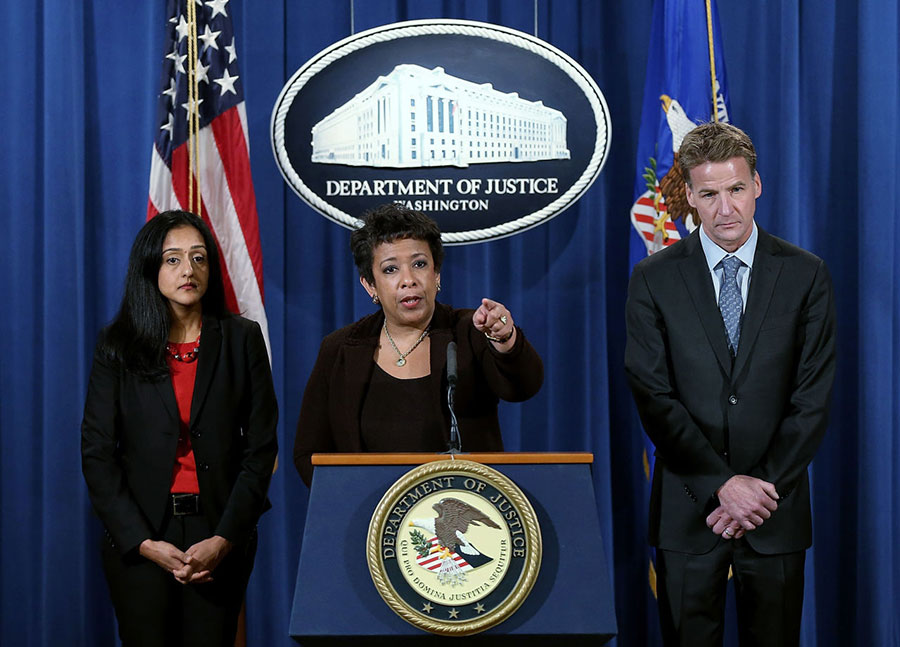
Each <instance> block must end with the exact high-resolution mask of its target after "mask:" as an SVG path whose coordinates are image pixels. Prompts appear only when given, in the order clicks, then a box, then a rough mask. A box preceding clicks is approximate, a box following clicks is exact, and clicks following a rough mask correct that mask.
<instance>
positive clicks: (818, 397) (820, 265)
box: [625, 229, 835, 554]
mask: <svg viewBox="0 0 900 647" xmlns="http://www.w3.org/2000/svg"><path fill="white" fill-rule="evenodd" d="M626 324H627V343H626V348H625V369H626V373H627V375H628V380H629V383H630V386H631V389H632V392H633V394H634V398H635V402H636V403H637V408H638V412H639V413H640V416H641V421H642V422H643V424H644V429H645V430H646V432H647V434H648V435H649V436H650V439H651V440H652V441H653V442H654V444H655V445H656V468H655V470H654V474H653V484H652V491H651V500H650V533H649V534H650V543H651V544H652V545H654V546H657V547H660V548H664V549H669V550H677V551H682V552H688V553H704V552H707V551H709V550H711V549H712V547H713V546H714V545H715V543H716V541H717V537H716V536H715V535H714V534H713V533H712V532H710V530H709V529H708V528H707V527H706V523H705V518H706V516H707V515H708V514H709V512H711V511H712V509H713V508H714V507H715V506H716V505H718V502H717V500H716V498H715V491H716V490H717V489H718V488H719V487H720V486H721V485H722V484H723V483H725V481H727V480H728V479H729V478H730V477H732V476H734V475H735V474H748V475H750V476H755V477H758V478H761V479H764V480H766V481H770V482H773V483H774V484H775V487H776V489H777V490H778V493H779V495H780V496H781V500H780V501H779V502H778V510H777V511H776V512H775V513H774V514H773V515H772V517H771V518H770V519H768V520H766V521H765V523H764V524H763V525H762V526H760V527H759V528H757V529H756V530H754V531H752V532H749V533H747V534H746V539H747V541H748V542H749V543H750V545H751V546H752V547H753V548H754V549H755V550H757V551H758V552H761V553H767V554H769V553H780V552H788V551H797V550H802V549H805V548H807V547H809V546H810V544H811V543H812V525H811V517H810V509H809V480H808V477H807V466H808V465H809V463H810V461H811V460H812V458H813V455H814V454H815V452H816V449H817V448H818V446H819V443H820V442H821V440H822V436H823V434H824V432H825V427H826V426H827V422H828V407H829V401H830V397H831V387H832V383H833V381H834V373H835V313H834V295H833V292H832V287H831V278H830V276H829V274H828V270H827V268H826V267H825V263H824V262H823V261H822V260H821V259H819V258H817V257H816V256H814V255H812V254H810V253H809V252H806V251H804V250H802V249H800V248H798V247H795V246H794V245H791V244H790V243H787V242H785V241H783V240H780V239H778V238H775V237H774V236H771V235H769V234H767V233H766V232H764V231H762V229H760V230H759V239H758V243H757V248H756V254H755V256H754V261H753V269H752V275H751V279H750V289H749V293H748V295H747V305H746V308H745V310H744V318H743V324H742V329H741V340H740V344H739V347H738V353H737V357H736V358H734V360H732V358H731V354H730V352H729V350H728V345H727V341H726V332H725V326H724V324H723V323H722V316H721V314H720V313H719V309H718V306H717V304H716V298H715V289H714V287H713V284H712V279H711V278H710V275H709V268H708V265H707V263H706V257H705V255H704V253H703V247H702V245H701V244H700V237H699V231H695V232H694V233H693V234H691V235H690V236H689V237H688V238H686V239H685V240H683V241H681V242H679V243H677V244H675V245H672V246H671V247H670V248H668V249H666V250H663V251H660V252H658V253H656V254H654V255H652V256H650V257H648V258H646V259H644V260H642V261H641V262H640V263H638V264H637V265H636V266H635V268H634V272H633V274H632V277H631V282H630V284H629V288H628V303H627V305H626Z"/></svg>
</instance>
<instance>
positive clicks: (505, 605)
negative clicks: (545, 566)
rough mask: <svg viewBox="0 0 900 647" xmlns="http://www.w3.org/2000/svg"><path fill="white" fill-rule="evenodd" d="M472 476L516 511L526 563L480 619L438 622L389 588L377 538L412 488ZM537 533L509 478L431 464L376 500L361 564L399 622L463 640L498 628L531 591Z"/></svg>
mask: <svg viewBox="0 0 900 647" xmlns="http://www.w3.org/2000/svg"><path fill="white" fill-rule="evenodd" d="M453 474H460V475H473V476H477V477H479V478H481V479H484V480H485V481H488V482H489V483H491V485H493V486H494V487H495V488H497V489H498V490H500V491H501V492H502V493H503V494H504V495H505V496H506V499H507V500H508V501H509V502H510V503H511V504H512V505H513V506H514V507H515V508H516V510H517V511H518V513H519V517H520V518H521V521H522V526H523V528H524V530H525V537H526V540H527V544H528V546H529V550H528V554H527V555H526V557H525V564H524V566H523V568H522V572H521V574H520V576H519V582H518V583H517V585H516V586H515V587H514V588H513V592H512V593H511V594H510V595H509V596H508V597H507V598H506V599H505V600H503V601H502V602H501V603H500V604H498V605H497V606H496V607H495V608H494V609H492V610H491V611H489V612H488V613H486V614H485V615H484V616H481V617H479V618H476V619H474V620H470V621H463V622H442V621H440V620H436V619H434V618H429V617H427V616H424V615H422V614H421V613H420V612H419V611H417V610H416V609H414V608H413V607H411V606H409V605H408V604H407V603H406V601H404V600H403V599H402V598H401V597H400V596H399V595H398V594H397V592H396V591H395V590H394V588H393V587H392V586H391V584H390V582H389V581H388V579H387V577H386V575H385V567H384V561H383V559H382V555H381V542H380V537H381V533H382V530H383V528H384V524H385V522H386V520H387V517H388V514H389V513H390V512H391V510H392V509H393V508H394V506H395V505H396V503H397V499H398V498H399V496H400V495H401V494H403V493H404V492H406V491H407V490H409V489H411V488H412V487H413V486H414V485H416V484H417V483H418V482H420V481H422V480H426V479H428V478H433V477H435V476H441V475H453ZM541 555H542V544H541V529H540V526H539V525H538V521H537V515H536V514H535V513H534V508H532V507H531V503H530V502H529V501H528V499H527V498H526V497H525V495H524V494H523V493H522V491H521V490H520V489H519V487H518V486H517V485H516V484H515V483H513V482H512V481H511V480H510V479H509V478H507V477H506V476H504V475H503V474H501V473H500V472H498V471H497V470H495V469H492V468H490V467H488V466H487V465H482V464H481V463H475V462H473V461H467V460H460V459H453V460H444V461H435V462H431V463H426V464H424V465H420V466H419V467H416V468H414V469H412V470H410V471H409V472H407V473H406V474H404V475H403V476H402V477H400V479H398V480H397V481H396V482H395V483H394V484H393V485H392V486H391V487H390V489H388V491H387V492H386V493H385V494H384V496H383V497H382V498H381V501H380V502H379V503H378V506H377V507H376V508H375V513H374V514H373V515H372V520H371V521H370V522H369V532H368V535H367V540H366V560H367V561H368V563H369V573H370V574H371V576H372V581H373V582H374V584H375V588H376V589H378V593H379V594H380V595H381V597H382V599H384V601H385V602H386V603H387V605H388V606H389V607H390V608H391V609H392V610H393V611H394V612H395V613H396V614H397V615H399V616H400V617H401V618H403V619H404V620H406V621H407V622H409V623H410V624H412V625H415V626H416V627H419V628H420V629H424V630H426V631H430V632H431V633H435V634H441V635H445V636H468V635H471V634H475V633H478V632H481V631H484V630H486V629H490V628H491V627H493V626H495V625H498V624H500V623H501V622H503V621H504V620H506V619H507V618H508V617H509V616H511V615H512V614H513V612H515V610H516V609H518V608H519V607H520V606H521V604H522V602H524V601H525V598H527V597H528V594H529V593H530V592H531V588H532V587H533V586H534V583H535V580H537V575H538V571H539V570H540V568H541Z"/></svg>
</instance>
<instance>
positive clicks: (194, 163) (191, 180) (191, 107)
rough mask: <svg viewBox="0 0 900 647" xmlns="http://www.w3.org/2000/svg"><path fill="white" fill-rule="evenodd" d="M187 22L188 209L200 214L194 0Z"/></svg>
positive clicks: (188, 12)
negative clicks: (195, 196)
mask: <svg viewBox="0 0 900 647" xmlns="http://www.w3.org/2000/svg"><path fill="white" fill-rule="evenodd" d="M187 22H188V56H187V58H188V68H187V86H188V118H187V124H188V177H187V181H188V203H187V210H188V211H190V212H191V213H195V214H197V215H200V187H199V186H196V184H197V182H198V179H199V173H198V172H197V171H198V167H199V161H198V159H197V158H198V156H199V155H198V148H197V133H198V132H199V130H200V103H199V94H200V92H199V91H200V88H199V83H198V80H197V61H198V60H199V55H198V53H197V6H196V5H195V3H194V1H193V0H188V2H187ZM195 188H196V193H197V199H196V201H195V200H194V189H195Z"/></svg>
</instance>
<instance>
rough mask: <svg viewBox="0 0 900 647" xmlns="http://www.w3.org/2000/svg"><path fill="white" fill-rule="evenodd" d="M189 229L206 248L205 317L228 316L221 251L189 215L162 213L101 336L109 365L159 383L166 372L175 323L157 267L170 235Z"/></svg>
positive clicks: (140, 242) (143, 236)
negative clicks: (160, 283)
mask: <svg viewBox="0 0 900 647" xmlns="http://www.w3.org/2000/svg"><path fill="white" fill-rule="evenodd" d="M185 226H186V227H193V228H194V229H196V230H197V231H198V232H200V235H201V236H202V237H203V243H204V245H206V257H207V263H208V266H209V283H208V285H207V288H206V293H205V294H204V295H203V299H202V300H201V306H202V308H203V313H204V314H212V315H215V316H219V317H221V316H224V315H225V314H226V313H227V309H226V307H225V288H224V284H223V282H222V269H221V267H220V265H219V251H218V249H217V247H216V240H215V238H214V237H213V235H212V232H211V231H210V230H209V227H207V226H206V223H205V222H203V220H202V219H201V218H200V217H198V216H196V215H194V214H192V213H189V212H187V211H163V212H162V213H160V214H158V215H156V216H154V217H153V218H151V219H150V220H148V221H147V223H146V224H145V225H144V226H143V227H141V230H140V231H139V232H138V234H137V237H136V238H135V239H134V244H133V245H132V246H131V254H130V255H129V257H128V273H127V274H126V275H125V292H124V294H123V295H122V304H121V305H120V306H119V312H118V314H116V316H115V318H114V319H113V320H112V322H111V323H110V324H109V325H108V326H107V327H106V328H105V329H104V330H103V332H102V333H101V336H100V346H99V350H100V352H101V354H102V355H103V356H104V357H105V358H106V359H107V360H108V361H111V362H112V363H114V364H116V365H118V366H120V367H122V368H124V369H125V370H128V371H130V372H132V373H136V374H138V375H142V376H144V377H148V378H160V377H163V376H164V375H166V373H167V372H168V369H167V368H166V359H165V349H166V341H167V340H168V337H169V327H170V325H171V321H170V319H169V317H170V314H169V307H168V302H167V301H166V298H165V297H164V296H163V295H162V293H161V292H160V291H159V268H160V266H161V265H162V261H163V256H162V248H163V243H164V242H165V240H166V236H167V235H168V233H169V231H170V230H172V229H175V228H177V227H185Z"/></svg>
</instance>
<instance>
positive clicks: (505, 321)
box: [500, 315, 509, 326]
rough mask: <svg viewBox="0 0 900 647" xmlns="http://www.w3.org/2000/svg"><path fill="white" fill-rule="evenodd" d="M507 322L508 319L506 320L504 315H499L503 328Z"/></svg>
mask: <svg viewBox="0 0 900 647" xmlns="http://www.w3.org/2000/svg"><path fill="white" fill-rule="evenodd" d="M508 321H509V319H507V318H506V315H500V323H502V324H503V325H504V326H505V325H506V323H507V322H508Z"/></svg>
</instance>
